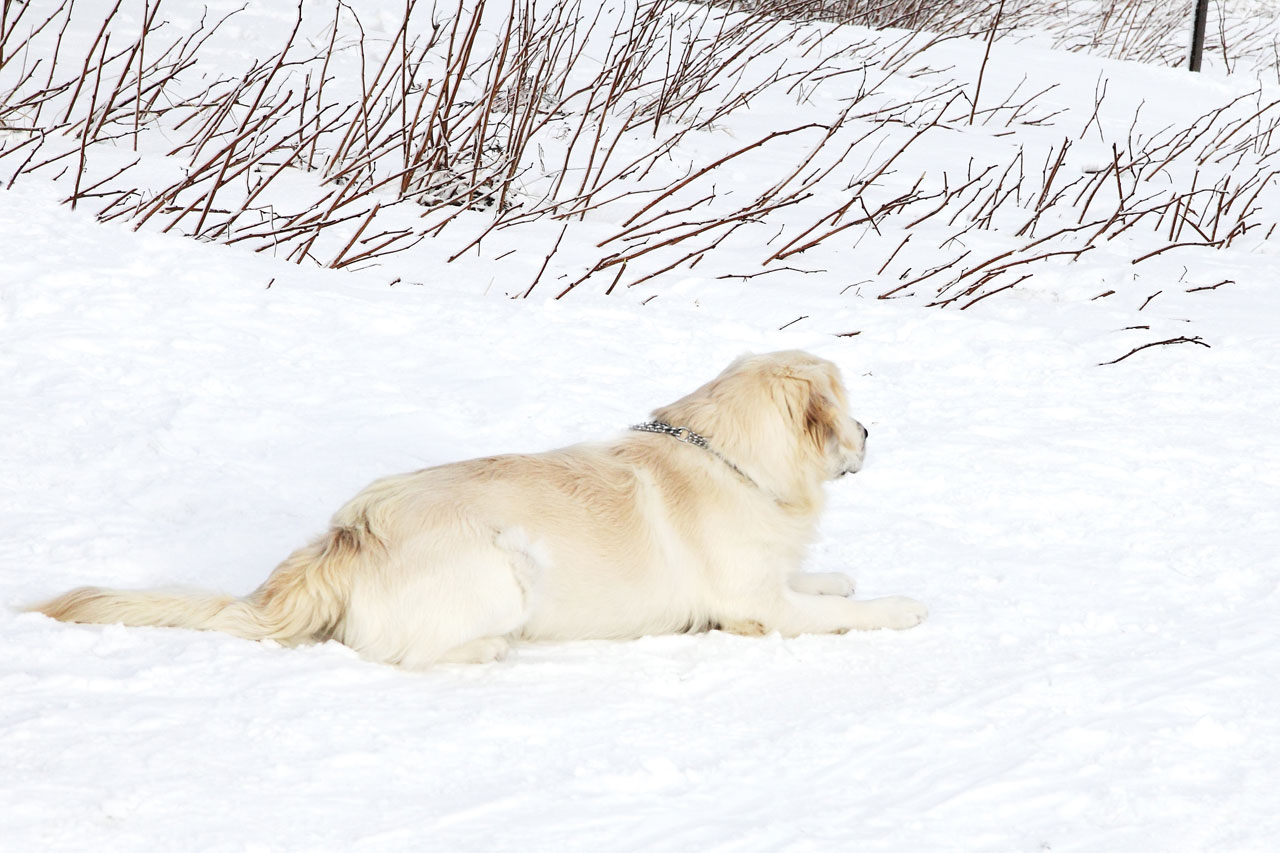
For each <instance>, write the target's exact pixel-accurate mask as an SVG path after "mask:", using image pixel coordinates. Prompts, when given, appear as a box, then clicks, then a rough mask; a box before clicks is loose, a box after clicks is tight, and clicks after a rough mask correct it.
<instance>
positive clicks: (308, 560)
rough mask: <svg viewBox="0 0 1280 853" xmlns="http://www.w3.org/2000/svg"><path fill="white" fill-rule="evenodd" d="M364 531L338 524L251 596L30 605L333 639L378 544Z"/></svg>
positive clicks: (96, 596)
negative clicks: (354, 580) (355, 577)
mask: <svg viewBox="0 0 1280 853" xmlns="http://www.w3.org/2000/svg"><path fill="white" fill-rule="evenodd" d="M362 533H363V531H358V530H356V529H353V528H350V527H336V528H334V529H332V530H330V531H329V532H328V533H327V534H325V535H324V536H322V537H321V538H320V539H318V540H316V541H315V542H313V543H311V544H310V545H307V546H306V547H304V548H299V549H298V550H297V551H295V552H293V554H291V555H289V557H288V559H286V560H285V561H284V562H283V563H281V564H280V565H279V566H277V567H276V570H275V571H274V572H272V573H271V576H270V577H269V578H267V580H266V582H265V583H263V584H262V586H260V587H258V589H256V590H255V591H254V592H252V593H250V594H249V595H247V596H245V597H244V598H234V597H232V596H229V595H216V594H213V593H201V592H184V591H178V590H163V589H158V590H136V591H131V590H112V589H100V588H98V587H81V588H80V589H74V590H72V591H71V592H68V593H66V594H64V595H61V596H59V597H57V598H55V599H53V600H52V601H49V602H46V603H44V604H41V605H37V606H35V607H32V608H29V609H30V610H33V611H38V612H40V613H43V614H45V615H46V616H51V617H53V618H54V619H58V620H61V621H63V622H91V623H97V624H114V623H123V624H125V625H149V626H156V627H166V628H192V629H195V630H199V631H223V632H225V633H227V634H232V635H234V636H237V637H244V638H245V639H248V640H267V639H270V640H277V641H279V642H281V643H285V644H287V645H293V644H296V643H304V642H308V641H317V640H325V639H328V638H329V637H330V636H332V635H333V634H334V633H335V631H337V630H338V628H339V626H340V625H341V623H342V619H343V616H344V614H345V612H346V605H347V600H348V597H349V594H350V589H351V576H352V573H353V572H354V571H355V570H356V569H357V568H358V564H359V562H360V558H361V552H362V551H363V550H365V549H367V548H368V547H370V546H371V545H372V543H369V542H365V541H363V540H364V539H365V538H366V537H365V536H364V535H362Z"/></svg>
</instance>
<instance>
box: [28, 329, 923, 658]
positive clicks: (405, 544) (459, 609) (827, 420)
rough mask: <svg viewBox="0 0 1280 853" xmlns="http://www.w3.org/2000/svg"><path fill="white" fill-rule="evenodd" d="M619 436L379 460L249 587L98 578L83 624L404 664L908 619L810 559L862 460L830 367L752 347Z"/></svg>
mask: <svg viewBox="0 0 1280 853" xmlns="http://www.w3.org/2000/svg"><path fill="white" fill-rule="evenodd" d="M654 418H655V420H654V421H653V422H651V423H649V424H644V425H641V426H639V427H636V428H635V431H633V432H631V433H630V434H628V435H626V436H625V437H623V438H621V439H619V440H617V441H615V442H613V443H610V444H582V445H577V446H575V447H569V448H565V449H563V450H553V451H551V452H548V453H541V454H536V455H528V456H525V455H509V456H493V457H488V458H485V459H475V460H472V461H470V462H458V463H455V464H452V465H442V466H440V467H438V468H428V469H426V470H423V471H418V472H415V473H412V474H402V475H400V476H395V477H388V478H386V479H383V480H378V481H376V482H375V483H373V484H372V485H370V486H369V487H368V488H366V489H365V490H364V491H362V492H361V493H360V494H358V495H356V496H355V498H353V499H352V500H351V501H350V502H349V503H347V505H346V506H344V507H343V508H342V509H340V510H339V511H338V513H337V515H335V516H334V518H333V522H332V527H331V528H330V530H329V532H328V533H326V534H325V535H324V536H322V537H320V538H319V539H318V540H317V541H315V542H313V543H312V544H310V545H308V546H306V547H304V548H301V549H299V550H298V551H295V552H294V553H293V554H292V555H291V556H290V557H289V558H288V559H286V560H285V561H284V562H283V563H281V564H280V566H279V567H277V568H276V570H275V571H274V572H273V573H272V574H271V576H270V577H269V578H267V580H266V582H265V583H263V585H262V586H261V587H259V588H258V589H257V590H256V591H255V592H253V593H251V594H250V595H248V596H246V597H244V598H233V597H230V596H222V595H211V594H203V593H196V594H191V593H186V592H177V591H166V590H155V591H140V592H130V591H113V590H104V589H98V588H94V587H86V588H82V589H78V590H74V591H72V592H69V593H67V594H66V595H63V596H61V597H60V598H57V599H54V600H53V601H50V602H48V603H47V604H44V605H42V606H40V607H38V608H35V609H38V610H39V611H41V612H43V613H45V614H47V615H49V616H52V617H54V618H55V619H61V620H64V621H68V622H97V623H113V622H123V623H124V624H126V625H161V626H172V627H180V628H197V629H206V630H218V631H225V632H227V633H229V634H234V635H236V636H238V637H246V638H248V639H254V640H265V639H272V640H277V641H279V642H281V643H286V644H296V643H302V642H311V641H322V640H326V639H336V640H338V641H339V642H342V643H345V644H346V645H348V646H350V647H352V648H353V649H356V650H357V651H358V652H359V653H360V654H361V655H363V656H364V657H366V658H368V659H370V660H375V661H382V662H386V663H394V664H400V665H402V666H406V667H414V668H417V667H425V666H428V665H430V664H432V663H435V662H438V661H452V662H461V661H477V662H479V661H490V660H496V659H499V658H501V657H503V656H504V655H505V653H506V651H507V648H508V643H509V641H511V640H575V639H591V638H613V639H625V638H632V637H639V636H642V635H645V634H661V633H672V632H682V631H702V630H707V629H710V628H717V627H718V628H722V629H724V630H727V631H733V632H736V633H745V634H761V633H767V632H771V631H778V632H781V633H782V634H784V635H786V636H794V635H796V634H804V633H839V632H843V631H849V630H868V629H874V628H910V627H911V626H913V625H917V624H919V623H920V622H921V621H922V620H923V619H924V618H925V615H926V613H927V611H926V610H925V608H924V606H923V605H921V604H920V603H918V602H916V601H913V600H911V599H909V598H900V597H891V598H879V599H874V600H871V601H852V600H850V599H849V598H847V597H846V596H848V595H849V594H850V593H851V592H852V591H853V583H852V581H850V580H849V579H848V578H847V577H846V576H844V575H841V574H806V573H803V572H801V571H800V566H801V562H802V560H803V557H804V553H805V548H806V546H807V545H808V544H809V542H810V541H811V540H812V539H813V538H814V534H815V532H816V529H817V523H818V516H819V513H820V512H821V510H822V504H823V483H824V482H825V481H826V480H830V479H833V478H835V477H840V476H842V475H844V474H849V473H852V472H855V471H857V470H858V469H859V468H860V467H861V466H862V459H863V454H864V452H865V441H866V435H867V433H866V430H865V429H863V427H862V425H861V424H859V423H858V422H857V421H855V420H853V419H852V418H850V417H849V415H848V413H847V409H846V403H845V392H844V388H843V386H842V385H841V382H840V375H839V372H838V371H837V369H836V367H835V365H833V364H832V363H830V362H828V361H825V360H823V359H820V358H816V357H814V356H812V355H809V354H807V353H803V352H781V353H774V354H770V355H748V356H743V357H742V358H739V359H738V360H737V361H735V362H733V364H731V365H729V367H728V368H727V369H726V370H725V371H724V372H723V373H721V374H720V375H719V376H718V377H716V378H715V379H713V380H712V381H711V382H709V383H707V384H706V385H704V386H702V387H701V388H699V389H698V390H697V391H694V392H693V393H692V394H690V395H689V396H687V397H685V398H683V399H681V400H677V401H676V402H675V403H672V404H671V405H669V406H666V407H664V408H661V409H658V410H657V411H656V412H654Z"/></svg>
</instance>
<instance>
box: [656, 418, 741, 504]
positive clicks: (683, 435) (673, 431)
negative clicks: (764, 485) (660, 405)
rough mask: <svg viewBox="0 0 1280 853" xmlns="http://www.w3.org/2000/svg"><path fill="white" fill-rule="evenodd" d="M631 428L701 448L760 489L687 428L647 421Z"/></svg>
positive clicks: (702, 438) (704, 440)
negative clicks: (658, 434) (655, 433)
mask: <svg viewBox="0 0 1280 853" xmlns="http://www.w3.org/2000/svg"><path fill="white" fill-rule="evenodd" d="M631 428H632V429H633V430H636V431H637V432H657V433H661V434H662V435H669V436H671V437H672V438H674V439H676V440H677V441H683V442H684V443H685V444H692V445H694V446H695V447H701V448H702V449H703V450H705V451H707V452H708V453H710V454H711V455H712V456H714V457H715V458H717V459H719V460H720V461H721V462H723V463H724V464H726V465H728V466H729V467H730V468H732V469H733V472H734V473H735V474H737V475H738V476H739V477H741V478H742V479H744V480H746V481H747V482H748V483H750V484H751V485H753V486H755V487H756V488H757V489H759V488H760V486H759V485H757V483H756V481H755V480H753V479H751V477H750V476H749V475H748V474H747V472H746V471H743V470H742V469H741V468H739V467H738V466H737V465H734V464H733V463H732V462H730V461H729V460H728V459H726V458H725V457H724V456H722V455H721V454H720V452H719V451H717V450H716V449H715V448H714V447H712V446H711V443H710V442H708V441H707V440H706V439H705V438H704V437H702V436H700V435H698V434H697V433H696V432H694V431H693V430H691V429H689V428H688V427H683V426H682V427H678V426H672V425H671V424H669V423H666V422H665V421H649V422H648V423H643V424H632V426H631Z"/></svg>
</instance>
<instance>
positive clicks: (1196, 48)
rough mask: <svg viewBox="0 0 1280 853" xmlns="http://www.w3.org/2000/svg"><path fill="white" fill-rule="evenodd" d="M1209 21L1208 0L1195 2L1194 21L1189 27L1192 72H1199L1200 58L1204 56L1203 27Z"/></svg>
mask: <svg viewBox="0 0 1280 853" xmlns="http://www.w3.org/2000/svg"><path fill="white" fill-rule="evenodd" d="M1208 19H1209V0H1196V19H1195V23H1194V24H1193V25H1192V27H1191V62H1190V65H1189V67H1190V69H1191V70H1192V71H1199V70H1200V57H1201V56H1202V55H1203V54H1204V26H1205V22H1206V21H1207V20H1208Z"/></svg>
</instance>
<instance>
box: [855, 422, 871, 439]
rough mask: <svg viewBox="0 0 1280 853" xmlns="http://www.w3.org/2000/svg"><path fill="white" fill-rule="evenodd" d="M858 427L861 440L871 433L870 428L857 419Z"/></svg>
mask: <svg viewBox="0 0 1280 853" xmlns="http://www.w3.org/2000/svg"><path fill="white" fill-rule="evenodd" d="M858 429H860V430H862V440H863V441H866V440H867V438H868V437H869V436H870V435H871V430H869V429H867V428H866V427H865V426H863V424H862V422H861V421H858Z"/></svg>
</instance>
